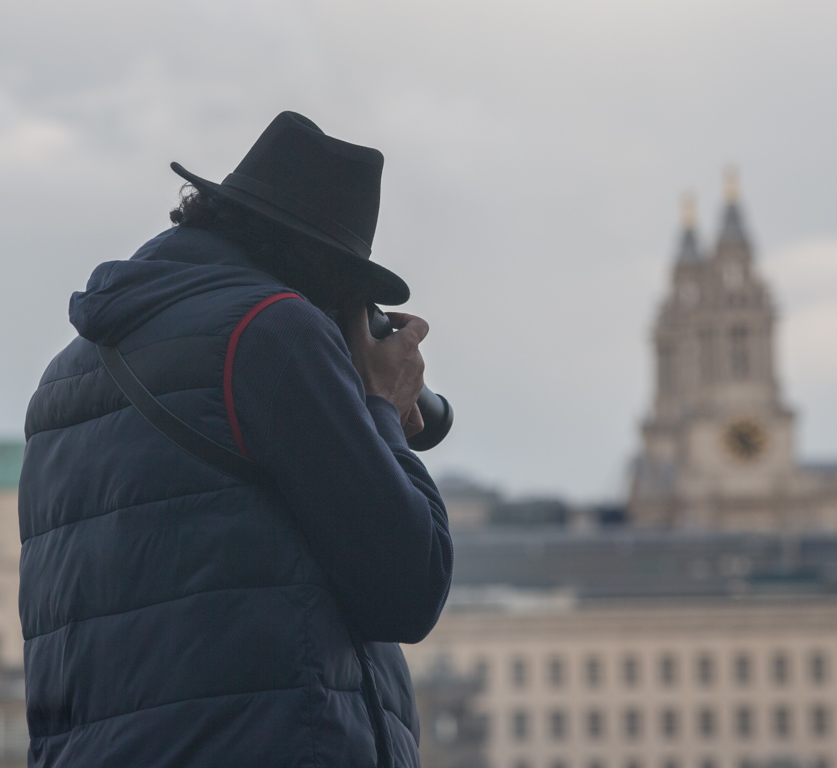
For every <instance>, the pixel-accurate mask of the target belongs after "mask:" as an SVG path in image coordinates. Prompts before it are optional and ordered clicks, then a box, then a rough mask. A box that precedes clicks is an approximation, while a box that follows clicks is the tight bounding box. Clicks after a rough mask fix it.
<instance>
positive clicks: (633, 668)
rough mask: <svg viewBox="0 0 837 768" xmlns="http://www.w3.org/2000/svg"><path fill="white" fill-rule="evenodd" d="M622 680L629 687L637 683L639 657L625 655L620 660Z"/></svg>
mask: <svg viewBox="0 0 837 768" xmlns="http://www.w3.org/2000/svg"><path fill="white" fill-rule="evenodd" d="M622 680H623V681H624V682H625V685H627V686H628V687H629V688H633V687H634V686H635V685H637V684H638V683H639V659H638V658H637V657H636V656H626V657H625V658H624V659H623V660H622Z"/></svg>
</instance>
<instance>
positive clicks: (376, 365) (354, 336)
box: [346, 307, 430, 437]
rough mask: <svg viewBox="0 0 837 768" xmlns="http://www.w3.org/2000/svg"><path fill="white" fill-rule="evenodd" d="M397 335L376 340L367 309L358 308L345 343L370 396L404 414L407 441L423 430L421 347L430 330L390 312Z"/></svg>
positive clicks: (350, 320)
mask: <svg viewBox="0 0 837 768" xmlns="http://www.w3.org/2000/svg"><path fill="white" fill-rule="evenodd" d="M387 317H389V319H390V322H391V323H392V327H393V328H394V329H396V330H395V332H394V333H392V334H391V335H389V336H387V337H386V338H385V339H380V340H378V339H376V338H374V337H373V336H372V334H371V333H370V332H369V318H368V317H367V314H366V307H359V308H357V309H355V310H353V311H352V313H351V314H350V315H349V317H348V323H347V333H346V343H347V344H348V346H349V351H350V352H351V353H352V363H353V364H354V366H355V368H356V369H357V372H358V373H359V374H360V378H361V380H362V381H363V386H364V389H365V390H366V394H367V395H378V396H380V397H383V398H386V399H387V400H389V401H390V402H391V403H392V404H393V405H394V406H395V407H396V408H397V409H398V413H399V414H401V426H402V428H403V429H404V434H405V435H406V436H407V437H411V436H412V435H415V434H417V433H419V432H421V430H422V429H423V428H424V422H423V421H422V419H421V414H420V413H419V409H418V406H417V405H416V400H417V399H418V396H419V392H421V388H422V387H423V386H424V360H423V359H422V356H421V352H419V348H418V346H419V344H420V343H421V341H422V340H423V339H424V337H425V336H427V333H428V331H429V330H430V326H428V325H427V323H426V322H425V321H424V320H422V319H421V318H420V317H416V316H415V315H407V314H404V313H403V312H387Z"/></svg>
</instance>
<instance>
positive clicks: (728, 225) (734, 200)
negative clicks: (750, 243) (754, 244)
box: [718, 166, 747, 245]
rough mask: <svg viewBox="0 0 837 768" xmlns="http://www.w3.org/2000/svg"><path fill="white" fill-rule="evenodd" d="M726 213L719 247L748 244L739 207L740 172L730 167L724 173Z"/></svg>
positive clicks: (722, 223) (722, 222)
mask: <svg viewBox="0 0 837 768" xmlns="http://www.w3.org/2000/svg"><path fill="white" fill-rule="evenodd" d="M724 200H725V205H724V213H723V217H722V219H721V234H720V236H719V238H718V244H719V245H727V244H739V243H746V242H747V233H746V230H745V228H744V219H743V216H742V214H741V208H740V206H739V205H738V171H737V170H736V168H734V167H732V166H730V167H728V168H727V169H726V171H725V172H724Z"/></svg>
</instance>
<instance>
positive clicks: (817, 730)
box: [811, 704, 831, 736]
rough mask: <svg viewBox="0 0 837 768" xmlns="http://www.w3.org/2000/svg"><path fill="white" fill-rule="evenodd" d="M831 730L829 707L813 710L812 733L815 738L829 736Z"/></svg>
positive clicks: (817, 707) (820, 706)
mask: <svg viewBox="0 0 837 768" xmlns="http://www.w3.org/2000/svg"><path fill="white" fill-rule="evenodd" d="M830 730H831V713H830V712H829V710H828V707H825V706H823V705H821V704H820V705H818V706H816V707H813V708H812V709H811V733H813V734H814V736H827V735H828V732H829V731H830Z"/></svg>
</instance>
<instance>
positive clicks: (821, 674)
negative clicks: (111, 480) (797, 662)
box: [808, 651, 828, 685]
mask: <svg viewBox="0 0 837 768" xmlns="http://www.w3.org/2000/svg"><path fill="white" fill-rule="evenodd" d="M808 663H809V668H810V673H811V682H812V683H814V685H822V684H823V683H825V681H826V679H827V678H828V667H827V665H826V661H825V654H824V653H822V652H820V651H816V652H814V653H812V654H811V658H810V659H809V662H808Z"/></svg>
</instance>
